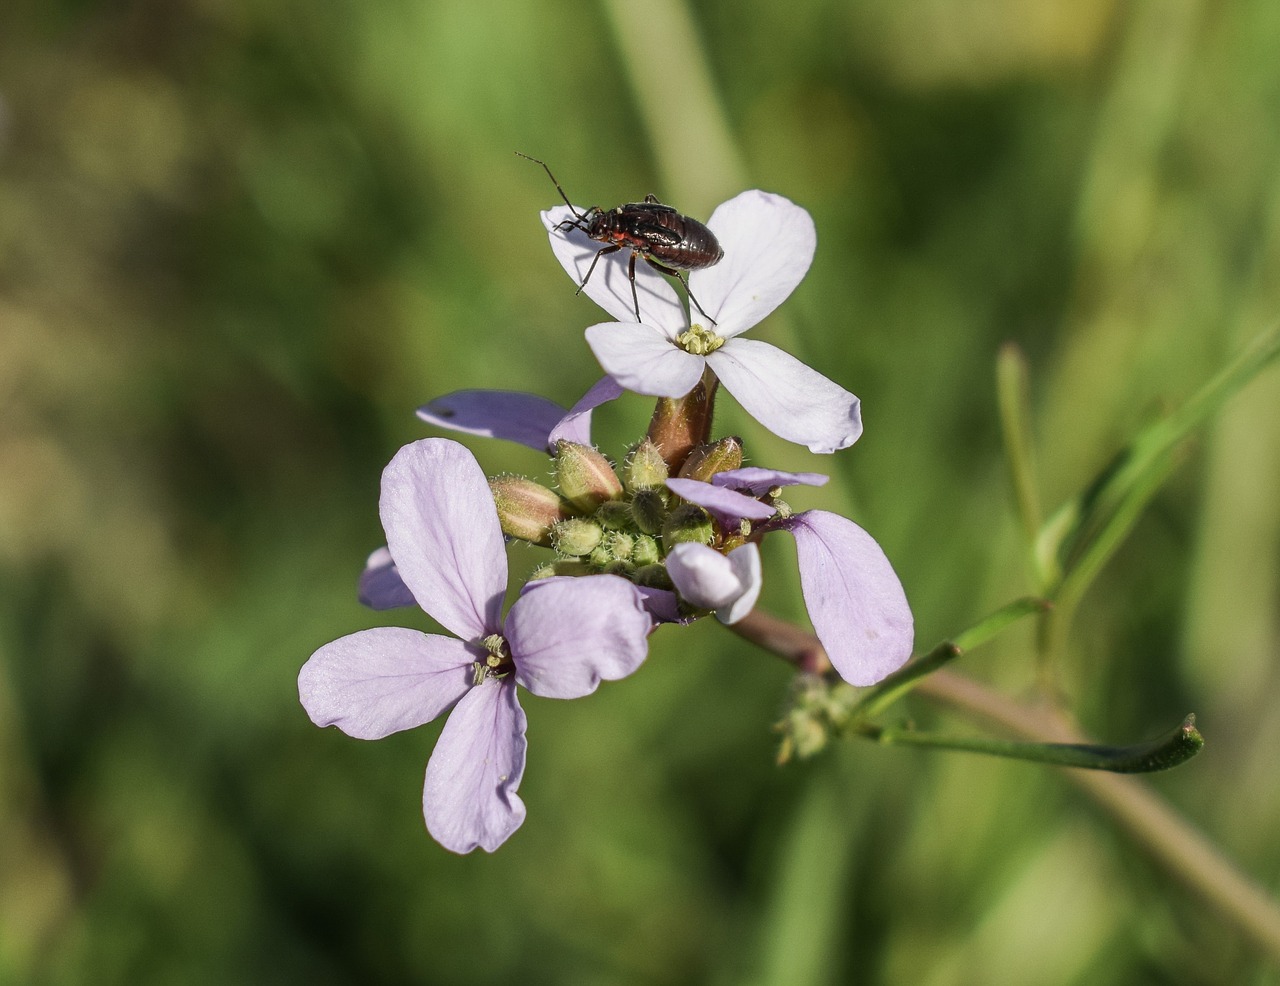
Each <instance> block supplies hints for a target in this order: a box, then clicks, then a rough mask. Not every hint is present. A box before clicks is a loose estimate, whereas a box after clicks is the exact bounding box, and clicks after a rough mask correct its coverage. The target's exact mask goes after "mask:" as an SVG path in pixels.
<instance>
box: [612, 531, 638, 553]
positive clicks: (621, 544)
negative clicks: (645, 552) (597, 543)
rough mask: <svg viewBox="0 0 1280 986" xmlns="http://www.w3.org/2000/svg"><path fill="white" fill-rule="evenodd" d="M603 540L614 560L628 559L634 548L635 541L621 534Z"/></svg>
mask: <svg viewBox="0 0 1280 986" xmlns="http://www.w3.org/2000/svg"><path fill="white" fill-rule="evenodd" d="M605 540H606V543H607V544H608V545H609V553H610V554H612V555H613V557H614V558H630V557H631V552H632V550H633V549H634V548H635V546H636V539H635V538H633V537H632V536H631V535H630V534H624V533H622V532H617V533H613V534H610V535H609V536H608V537H607V538H606V539H605Z"/></svg>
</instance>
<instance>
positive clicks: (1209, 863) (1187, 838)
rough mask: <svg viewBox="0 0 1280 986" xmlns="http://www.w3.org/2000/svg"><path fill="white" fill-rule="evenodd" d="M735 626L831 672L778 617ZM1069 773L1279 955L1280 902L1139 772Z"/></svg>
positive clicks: (1036, 723) (1048, 713)
mask: <svg viewBox="0 0 1280 986" xmlns="http://www.w3.org/2000/svg"><path fill="white" fill-rule="evenodd" d="M730 629H731V630H733V631H734V632H735V633H737V634H739V635H740V636H742V637H743V638H745V639H747V640H750V641H751V642H752V643H754V644H757V645H758V646H760V647H762V648H764V649H765V650H767V651H770V652H771V653H773V654H776V655H777V656H778V657H781V658H782V659H783V660H784V661H787V662H788V663H789V664H792V665H794V666H795V667H796V668H797V669H798V670H801V671H808V672H811V673H815V674H830V673H831V663H830V661H829V660H828V659H827V655H826V651H825V650H823V648H822V644H821V643H820V642H819V641H818V639H817V638H816V637H814V636H813V635H812V634H810V633H807V632H806V631H804V630H801V629H800V628H799V627H796V626H794V625H792V624H790V623H787V622H786V621H785V620H780V619H778V617H776V616H772V615H770V614H768V613H763V612H761V611H759V610H756V611H755V612H753V613H751V614H750V615H748V616H747V617H746V619H744V620H741V621H740V622H738V623H735V624H734V625H733V626H732V627H730ZM915 690H916V692H917V694H921V695H924V696H926V697H927V698H930V699H933V700H934V701H935V702H938V703H940V704H942V705H946V706H948V707H950V708H952V709H954V710H956V711H958V712H960V713H962V714H964V715H966V716H968V717H969V718H972V719H978V720H982V721H984V722H986V723H987V724H989V725H992V726H995V727H996V728H998V729H1000V730H1001V731H1003V732H1006V733H1009V734H1011V735H1014V736H1017V737H1020V738H1022V739H1027V740H1030V741H1032V742H1047V743H1088V742H1090V741H1089V740H1088V739H1087V738H1086V737H1085V736H1083V735H1082V734H1081V733H1080V731H1079V729H1078V728H1077V727H1076V726H1075V725H1074V724H1073V723H1071V722H1070V721H1069V720H1068V719H1067V718H1066V717H1065V716H1064V715H1063V714H1062V713H1061V712H1060V711H1058V710H1056V709H1053V708H1051V707H1048V706H1044V707H1041V706H1033V705H1027V704H1023V703H1019V702H1014V701H1012V700H1011V699H1008V698H1005V697H1004V696H1003V695H1000V694H998V693H996V692H994V691H992V690H991V689H989V688H987V687H986V686H985V685H981V684H979V683H978V682H976V681H972V680H971V679H969V678H965V677H964V676H963V675H960V674H957V673H956V672H954V671H948V670H941V671H935V672H934V673H933V674H931V675H929V676H928V677H927V678H924V679H922V680H921V681H920V683H919V685H918V686H917V687H916V689H915ZM1064 776H1065V777H1066V778H1067V779H1068V780H1069V781H1071V783H1073V784H1075V785H1076V786H1077V787H1079V788H1080V789H1081V790H1083V791H1084V792H1085V793H1086V794H1087V795H1089V796H1090V797H1091V798H1092V799H1093V800H1094V801H1095V802H1096V803H1097V804H1098V805H1099V806H1100V807H1101V808H1102V809H1103V810H1104V811H1105V812H1107V813H1108V814H1109V815H1110V816H1111V818H1112V819H1113V820H1114V821H1115V822H1117V823H1118V824H1119V825H1120V826H1121V827H1122V828H1124V829H1126V830H1128V832H1129V833H1130V834H1131V835H1132V836H1133V837H1134V838H1135V839H1136V840H1137V841H1138V843H1139V845H1141V846H1143V847H1144V848H1146V850H1147V851H1148V852H1149V853H1151V855H1152V856H1153V857H1154V858H1155V859H1156V860H1157V861H1158V862H1159V863H1161V864H1162V865H1164V866H1165V867H1166V868H1168V869H1169V870H1170V871H1171V872H1172V873H1174V874H1175V875H1177V876H1178V877H1179V878H1180V879H1182V880H1183V881H1184V882H1185V883H1186V884H1187V885H1188V886H1189V887H1191V888H1192V889H1193V890H1195V891H1197V892H1198V893H1200V894H1201V895H1202V896H1203V898H1204V899H1205V900H1206V901H1208V902H1209V903H1210V904H1212V905H1213V906H1214V907H1216V908H1217V909H1218V911H1219V912H1220V913H1221V914H1222V916H1223V917H1225V918H1227V919H1228V920H1229V921H1231V922H1232V923H1233V924H1235V925H1236V927H1238V928H1239V929H1240V930H1241V931H1242V932H1243V933H1244V934H1245V935H1247V936H1248V937H1249V938H1250V939H1251V940H1252V941H1253V942H1254V943H1255V944H1256V945H1257V946H1258V947H1260V948H1262V949H1263V950H1265V951H1266V952H1268V953H1269V954H1270V955H1271V957H1272V958H1273V959H1275V960H1280V906H1277V904H1276V902H1275V901H1274V900H1273V899H1272V898H1271V897H1270V896H1269V895H1268V894H1267V893H1266V891H1265V890H1263V889H1262V888H1261V887H1259V886H1258V885H1257V884H1256V883H1255V882H1254V881H1253V880H1251V879H1250V878H1249V877H1247V876H1246V875H1245V874H1243V873H1241V872H1240V871H1239V870H1238V869H1237V868H1236V867H1235V866H1234V865H1233V864H1232V863H1231V861H1230V860H1228V859H1226V858H1225V857H1224V856H1223V855H1222V853H1221V852H1220V851H1219V850H1218V848H1217V847H1216V846H1215V845H1213V843H1211V842H1210V841H1209V840H1208V839H1207V838H1205V836H1204V834H1203V833H1201V832H1200V831H1199V830H1198V829H1196V828H1195V827H1194V826H1192V825H1190V824H1189V823H1188V822H1187V821H1186V820H1185V819H1183V818H1181V817H1180V816H1179V815H1178V814H1177V813H1176V812H1175V811H1174V810H1173V809H1172V808H1171V807H1170V806H1169V805H1168V804H1166V803H1165V802H1164V801H1162V800H1161V799H1160V798H1159V797H1158V796H1157V795H1156V794H1155V793H1154V792H1152V790H1151V789H1150V787H1148V786H1147V785H1146V784H1145V783H1143V782H1142V781H1140V780H1138V779H1137V778H1134V777H1129V776H1124V775H1120V774H1107V773H1099V772H1096V771H1091V770H1068V771H1067V772H1066V773H1065V775H1064Z"/></svg>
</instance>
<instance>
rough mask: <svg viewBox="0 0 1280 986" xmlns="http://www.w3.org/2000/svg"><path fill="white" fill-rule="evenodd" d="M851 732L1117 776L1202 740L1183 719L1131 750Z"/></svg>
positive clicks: (869, 726) (1176, 755)
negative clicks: (1159, 737)
mask: <svg viewBox="0 0 1280 986" xmlns="http://www.w3.org/2000/svg"><path fill="white" fill-rule="evenodd" d="M853 731H854V732H856V733H858V734H860V735H862V736H865V737H867V738H868V739H872V740H875V741H876V742H878V743H885V744H898V745H903V746H929V747H933V748H934V749H940V750H964V751H968V752H970V753H985V754H986V755H987V756H992V757H1008V758H1010V759H1013V760H1028V761H1031V762H1033V763H1047V764H1052V765H1053V766H1056V767H1077V768H1081V769H1083V770H1107V771H1111V772H1112V773H1117V774H1149V773H1152V772H1153V771H1157V770H1169V769H1170V768H1172V767H1177V766H1178V765H1179V764H1182V763H1186V761H1188V760H1190V759H1191V758H1192V757H1194V756H1195V755H1196V754H1197V753H1199V752H1200V751H1201V750H1202V749H1203V748H1204V737H1202V736H1201V735H1200V732H1199V730H1197V729H1196V717H1195V716H1194V715H1189V716H1187V717H1186V719H1184V720H1183V721H1182V724H1181V725H1180V726H1179V727H1178V728H1177V729H1175V730H1174V731H1173V733H1172V734H1170V735H1168V736H1165V737H1163V738H1161V739H1158V740H1154V741H1152V742H1150V743H1140V744H1137V745H1134V746H1095V745H1093V744H1090V743H1025V742H1023V743H1020V742H1017V741H1015V740H1001V739H990V738H987V737H983V736H947V735H944V734H940V733H928V732H918V731H916V730H914V729H890V728H886V727H883V726H877V725H875V724H874V723H869V722H865V721H864V722H859V723H857V724H856V725H854V726H853Z"/></svg>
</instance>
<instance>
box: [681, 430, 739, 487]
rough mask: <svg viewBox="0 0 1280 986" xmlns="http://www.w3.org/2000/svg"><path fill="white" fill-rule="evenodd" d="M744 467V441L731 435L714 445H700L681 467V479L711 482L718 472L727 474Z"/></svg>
mask: <svg viewBox="0 0 1280 986" xmlns="http://www.w3.org/2000/svg"><path fill="white" fill-rule="evenodd" d="M741 465H742V439H741V438H736V437H734V436H733V435H730V436H729V437H728V438H722V439H720V441H718V442H716V443H714V444H712V445H699V446H698V447H697V448H695V449H694V450H693V451H692V452H690V453H689V457H688V458H687V459H685V460H684V465H683V466H681V467H680V478H681V479H700V480H702V482H704V483H709V482H711V477H712V476H714V475H715V474H716V473H718V472H727V471H728V470H730V469H737V468H739V467H740V466H741Z"/></svg>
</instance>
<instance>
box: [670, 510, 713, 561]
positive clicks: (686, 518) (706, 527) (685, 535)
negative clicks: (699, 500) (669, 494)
mask: <svg viewBox="0 0 1280 986" xmlns="http://www.w3.org/2000/svg"><path fill="white" fill-rule="evenodd" d="M715 534H716V531H715V526H714V525H713V524H712V523H711V515H710V514H709V513H707V512H706V511H705V510H703V509H702V508H701V507H700V506H698V505H697V504H696V503H685V504H681V505H680V506H678V507H676V509H675V510H673V511H672V512H671V516H670V517H668V518H667V522H666V523H665V524H663V525H662V546H663V548H665V549H666V550H667V551H670V550H671V549H672V548H673V547H675V546H676V545H677V544H682V543H684V542H685V541H692V542H694V543H696V544H710V543H711V541H712V540H713V539H714V538H715Z"/></svg>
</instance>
